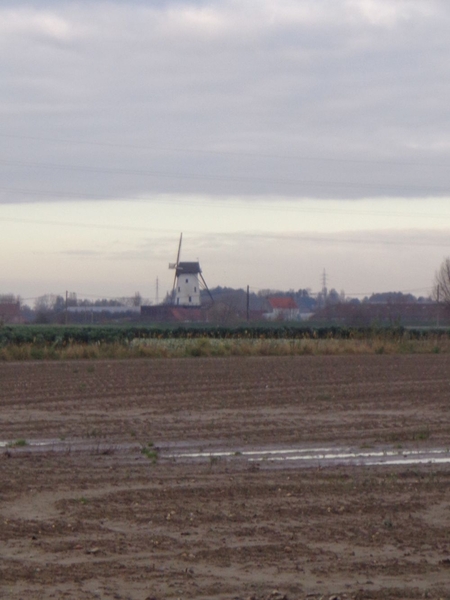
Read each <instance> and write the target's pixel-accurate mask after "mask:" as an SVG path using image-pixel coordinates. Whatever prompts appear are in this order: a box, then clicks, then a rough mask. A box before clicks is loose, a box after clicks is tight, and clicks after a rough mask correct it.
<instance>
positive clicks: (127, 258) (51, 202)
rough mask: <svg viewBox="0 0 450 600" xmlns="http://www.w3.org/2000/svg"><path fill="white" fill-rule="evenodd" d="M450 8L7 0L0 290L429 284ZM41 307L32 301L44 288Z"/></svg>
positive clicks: (1, 36)
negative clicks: (185, 277)
mask: <svg viewBox="0 0 450 600" xmlns="http://www.w3.org/2000/svg"><path fill="white" fill-rule="evenodd" d="M449 31H450V3H449V2H448V1H445V0H442V1H438V0H295V1H294V0H292V1H289V0H230V1H224V0H215V1H214V2H213V1H209V0H198V1H194V0H192V1H189V0H184V1H172V0H161V1H156V0H155V1H153V2H151V1H144V0H139V1H138V0H129V1H127V2H115V1H113V0H104V1H96V0H90V1H87V0H86V1H70V2H69V1H67V2H65V1H64V0H58V1H56V0H55V1H53V2H52V1H49V0H39V1H38V0H36V1H34V2H33V1H28V2H26V1H21V0H14V1H12V0H11V1H9V0H3V2H2V3H1V6H0V119H1V122H0V173H1V181H0V227H1V235H0V293H7V292H13V293H16V294H21V295H22V296H24V297H25V298H27V297H29V298H32V297H34V296H38V295H41V294H44V293H47V292H53V293H60V294H64V292H65V290H69V291H75V292H77V293H78V294H79V296H87V295H92V296H100V297H107V296H118V295H132V294H133V293H134V292H135V291H138V290H139V291H140V292H141V294H142V295H143V296H145V297H148V298H150V299H152V300H153V301H154V300H155V296H156V289H155V282H156V278H158V279H159V294H160V297H161V296H163V295H164V293H165V292H166V291H167V290H168V289H170V287H171V282H172V276H173V273H171V272H170V271H169V270H168V263H169V262H170V261H174V260H175V255H176V250H177V244H178V238H179V234H180V232H181V231H183V235H184V242H183V248H182V256H181V258H182V259H184V260H195V259H197V258H198V259H199V260H200V263H201V266H202V269H203V274H204V276H205V279H206V281H207V282H208V284H209V285H210V286H216V285H222V286H231V287H245V286H246V285H247V284H248V285H250V287H251V288H252V289H253V290H254V291H258V289H261V288H279V289H290V288H293V289H299V288H311V289H312V290H313V291H317V290H318V289H319V288H320V287H321V281H322V272H323V270H324V269H326V273H327V282H328V286H329V287H330V288H331V287H334V288H336V289H337V290H338V291H340V290H345V291H346V292H347V293H348V294H370V293H371V292H375V291H388V290H405V291H406V290H408V291H409V290H411V291H412V292H413V293H415V294H417V295H421V294H424V295H426V294H427V293H429V291H430V288H431V285H432V281H433V276H434V272H435V270H436V269H437V268H438V266H439V264H440V262H441V260H442V259H443V257H445V256H447V255H449V254H450V206H449V204H448V203H449V189H450V188H449V180H450V169H449V167H450V129H449V127H450V103H449V98H450V61H449V56H450V36H449V35H448V32H449ZM30 303H32V302H31V301H30Z"/></svg>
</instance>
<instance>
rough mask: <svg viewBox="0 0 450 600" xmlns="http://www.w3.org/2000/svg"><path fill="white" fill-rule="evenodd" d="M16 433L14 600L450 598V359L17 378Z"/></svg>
mask: <svg viewBox="0 0 450 600" xmlns="http://www.w3.org/2000/svg"><path fill="white" fill-rule="evenodd" d="M0 417H1V421H0V559H1V560H0V598H7V599H11V600H19V599H23V600H38V599H39V600H41V599H47V598H56V599H61V598H64V599H94V598H101V599H108V600H109V599H123V600H125V599H127V600H149V599H159V600H162V599H165V598H170V599H172V598H173V599H175V598H198V599H221V600H222V599H229V600H232V599H242V600H243V599H250V598H252V599H254V600H261V599H264V600H266V599H268V598H271V599H273V600H276V599H278V600H281V599H282V598H287V599H289V600H297V599H304V598H310V599H316V598H317V599H318V598H321V597H324V598H327V599H328V598H330V597H339V598H341V599H342V600H343V599H344V598H354V599H356V598H358V599H363V598H373V599H381V598H384V599H388V598H436V599H437V598H450V462H449V461H450V452H449V448H450V356H448V355H424V356H418V355H417V356H414V355H410V356H386V355H379V356H378V355H376V356H354V357H353V356H316V357H315V356H305V357H289V358H285V357H280V358H274V357H267V358H265V357H264V358H226V359H218V358H214V359H204V358H198V359H181V360H178V359H173V360H142V361H141V360H133V361H98V362H94V361H93V362H81V361H80V362H48V363H36V362H34V363H31V362H29V363H20V364H19V363H4V364H0ZM275 590H276V591H275Z"/></svg>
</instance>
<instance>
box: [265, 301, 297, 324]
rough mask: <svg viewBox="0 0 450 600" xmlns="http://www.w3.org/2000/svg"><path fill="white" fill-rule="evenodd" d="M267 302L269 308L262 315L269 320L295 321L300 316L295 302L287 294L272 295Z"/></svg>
mask: <svg viewBox="0 0 450 600" xmlns="http://www.w3.org/2000/svg"><path fill="white" fill-rule="evenodd" d="M267 302H268V304H269V307H270V309H269V311H268V312H266V313H265V314H264V316H265V318H266V319H269V320H270V321H297V320H298V319H299V318H300V313H299V308H298V306H297V303H296V302H295V300H294V299H293V298H290V297H289V296H273V297H272V298H268V299H267Z"/></svg>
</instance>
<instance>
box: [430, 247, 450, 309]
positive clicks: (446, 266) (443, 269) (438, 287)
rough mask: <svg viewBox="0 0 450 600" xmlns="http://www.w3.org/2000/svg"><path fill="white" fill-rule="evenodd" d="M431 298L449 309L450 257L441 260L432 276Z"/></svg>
mask: <svg viewBox="0 0 450 600" xmlns="http://www.w3.org/2000/svg"><path fill="white" fill-rule="evenodd" d="M433 299H434V300H436V301H437V302H441V303H442V304H443V305H444V306H445V307H446V308H449V309H450V257H448V258H445V259H444V260H443V261H442V264H441V266H440V267H439V270H438V271H436V275H435V276H434V287H433Z"/></svg>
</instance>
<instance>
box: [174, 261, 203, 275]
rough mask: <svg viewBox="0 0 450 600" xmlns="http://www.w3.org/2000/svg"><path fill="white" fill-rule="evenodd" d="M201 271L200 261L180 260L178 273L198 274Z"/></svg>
mask: <svg viewBox="0 0 450 600" xmlns="http://www.w3.org/2000/svg"><path fill="white" fill-rule="evenodd" d="M201 272H202V270H201V269H200V263H199V262H179V263H178V265H177V275H197V274H198V273H201Z"/></svg>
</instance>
